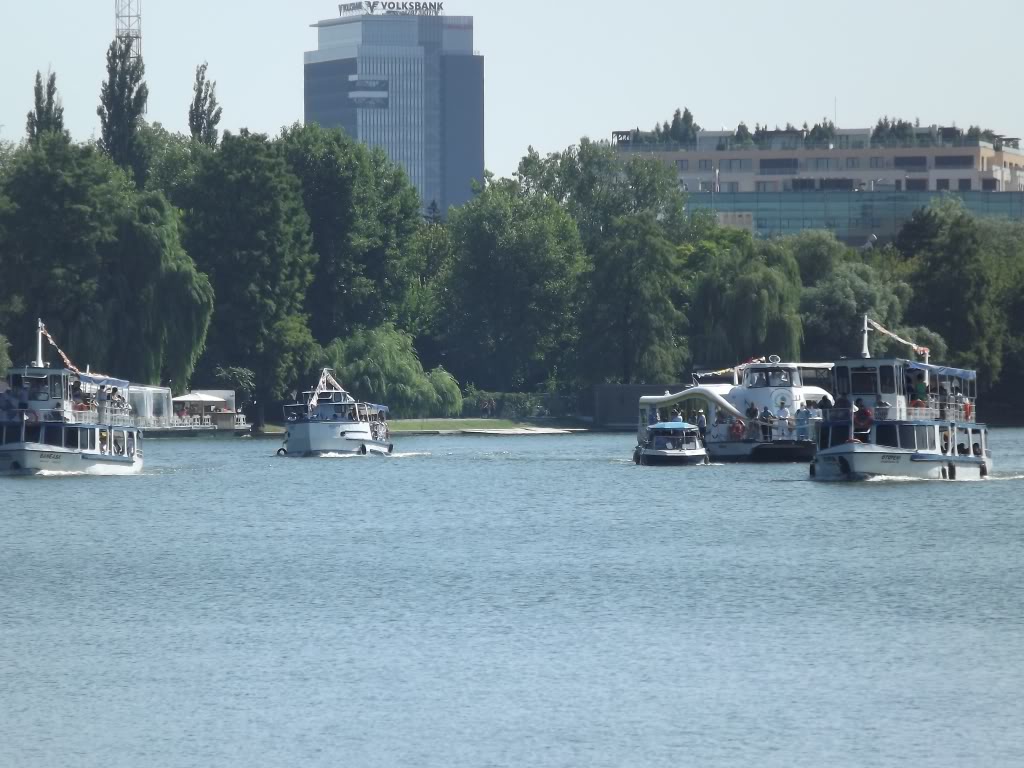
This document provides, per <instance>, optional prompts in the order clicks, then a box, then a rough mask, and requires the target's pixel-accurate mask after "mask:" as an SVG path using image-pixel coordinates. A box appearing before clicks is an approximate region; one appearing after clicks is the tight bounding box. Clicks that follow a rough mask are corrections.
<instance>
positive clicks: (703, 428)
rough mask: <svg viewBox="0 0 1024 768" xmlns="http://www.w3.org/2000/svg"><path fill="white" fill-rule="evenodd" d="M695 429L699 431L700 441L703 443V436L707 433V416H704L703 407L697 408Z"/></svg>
mask: <svg viewBox="0 0 1024 768" xmlns="http://www.w3.org/2000/svg"><path fill="white" fill-rule="evenodd" d="M697 431H698V432H700V443H701V445H703V444H704V437H705V435H707V433H708V420H707V417H706V416H704V409H703V408H698V409H697Z"/></svg>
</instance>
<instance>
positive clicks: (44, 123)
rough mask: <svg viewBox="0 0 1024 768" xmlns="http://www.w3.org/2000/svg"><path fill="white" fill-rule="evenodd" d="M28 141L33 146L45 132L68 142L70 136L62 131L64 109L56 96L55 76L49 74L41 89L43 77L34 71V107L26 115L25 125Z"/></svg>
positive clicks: (54, 74)
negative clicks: (57, 135) (54, 134)
mask: <svg viewBox="0 0 1024 768" xmlns="http://www.w3.org/2000/svg"><path fill="white" fill-rule="evenodd" d="M26 131H27V133H28V140H29V142H30V143H32V144H35V143H37V142H38V141H39V137H40V136H41V135H42V134H44V133H47V132H53V133H57V134H59V135H61V136H63V137H64V138H65V139H67V140H70V138H71V137H70V134H69V133H68V132H67V131H66V130H65V129H64V107H63V106H61V103H60V97H59V96H58V95H57V74H56V73H55V72H50V73H49V75H48V76H47V78H46V89H45V91H44V89H43V76H42V74H41V73H40V72H39V71H38V70H37V71H36V87H35V106H34V107H33V109H32V111H31V112H29V113H28V121H27V124H26Z"/></svg>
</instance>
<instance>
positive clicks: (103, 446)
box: [100, 429, 110, 453]
mask: <svg viewBox="0 0 1024 768" xmlns="http://www.w3.org/2000/svg"><path fill="white" fill-rule="evenodd" d="M109 445H110V435H109V433H108V432H107V430H105V429H101V430H100V453H106V452H107V451H108V450H109V448H108V446H109Z"/></svg>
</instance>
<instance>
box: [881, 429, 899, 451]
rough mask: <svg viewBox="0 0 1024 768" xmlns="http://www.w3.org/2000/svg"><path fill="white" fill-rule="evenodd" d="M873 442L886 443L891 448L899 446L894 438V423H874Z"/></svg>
mask: <svg viewBox="0 0 1024 768" xmlns="http://www.w3.org/2000/svg"><path fill="white" fill-rule="evenodd" d="M875 443H877V444H878V445H888V446H889V447H891V448H899V447H900V444H899V441H898V440H897V439H896V425H895V424H882V423H879V424H877V425H875Z"/></svg>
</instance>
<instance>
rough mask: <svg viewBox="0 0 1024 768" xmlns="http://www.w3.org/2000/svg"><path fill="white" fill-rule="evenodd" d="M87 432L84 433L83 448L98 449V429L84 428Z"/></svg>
mask: <svg viewBox="0 0 1024 768" xmlns="http://www.w3.org/2000/svg"><path fill="white" fill-rule="evenodd" d="M84 432H85V434H83V435H82V450H86V449H88V450H90V451H95V450H96V430H95V429H93V428H91V427H90V428H88V429H86V430H84Z"/></svg>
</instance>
